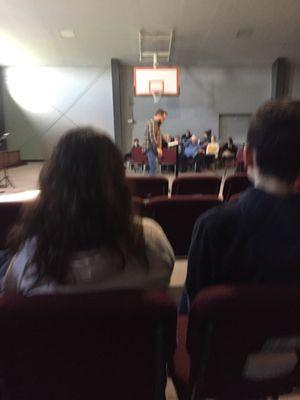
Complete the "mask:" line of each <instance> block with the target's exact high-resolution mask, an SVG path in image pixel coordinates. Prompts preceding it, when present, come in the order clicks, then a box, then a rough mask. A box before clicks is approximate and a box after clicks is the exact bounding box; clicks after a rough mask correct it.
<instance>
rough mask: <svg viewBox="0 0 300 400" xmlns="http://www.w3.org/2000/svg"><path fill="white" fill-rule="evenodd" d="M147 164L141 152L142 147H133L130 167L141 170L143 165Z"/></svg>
mask: <svg viewBox="0 0 300 400" xmlns="http://www.w3.org/2000/svg"><path fill="white" fill-rule="evenodd" d="M147 164H148V158H147V156H146V154H145V153H143V151H142V147H133V148H132V149H131V159H130V165H132V166H133V167H140V168H141V169H143V166H144V165H147Z"/></svg>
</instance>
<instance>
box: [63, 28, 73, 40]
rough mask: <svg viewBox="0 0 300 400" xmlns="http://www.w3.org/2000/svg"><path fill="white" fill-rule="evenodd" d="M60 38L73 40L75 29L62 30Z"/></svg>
mask: <svg viewBox="0 0 300 400" xmlns="http://www.w3.org/2000/svg"><path fill="white" fill-rule="evenodd" d="M60 36H61V37H62V38H64V39H73V38H74V37H75V32H74V31H73V29H62V30H61V31H60Z"/></svg>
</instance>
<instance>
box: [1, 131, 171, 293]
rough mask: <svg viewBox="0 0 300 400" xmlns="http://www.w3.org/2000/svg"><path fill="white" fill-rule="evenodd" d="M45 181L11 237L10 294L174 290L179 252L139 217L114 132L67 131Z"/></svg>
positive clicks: (6, 279) (6, 290) (46, 169)
mask: <svg viewBox="0 0 300 400" xmlns="http://www.w3.org/2000/svg"><path fill="white" fill-rule="evenodd" d="M39 184H40V194H39V196H38V198H37V199H36V201H35V202H34V203H33V204H32V205H31V206H30V207H29V208H28V209H26V210H24V213H23V216H22V219H21V222H20V223H19V224H18V225H17V226H15V227H14V228H13V230H12V232H11V234H10V239H9V244H10V249H11V251H13V252H14V254H15V255H14V257H13V259H12V262H11V264H10V266H9V268H8V271H7V273H6V275H5V277H4V280H3V287H2V290H3V292H4V294H7V293H8V294H10V293H18V292H20V293H23V294H25V295H32V294H40V293H60V292H61V293H68V292H71V293H72V292H88V291H94V290H101V289H120V288H166V287H167V286H168V283H169V279H170V275H171V272H172V268H173V265H174V254H173V250H172V248H171V246H170V244H169V242H168V240H167V238H166V236H165V235H164V233H163V231H162V229H161V227H160V226H159V225H158V224H157V223H156V222H154V221H153V220H151V219H147V218H143V219H140V218H138V217H137V216H136V215H135V213H134V211H133V206H132V199H131V194H130V190H129V188H128V184H127V181H126V178H125V172H124V166H123V159H122V155H121V153H120V152H119V150H118V149H117V147H116V146H115V145H114V143H113V142H112V141H111V139H110V138H109V137H108V136H107V135H105V134H103V133H102V132H97V131H95V130H94V129H92V128H81V129H74V130H71V131H69V132H67V133H66V134H65V135H64V136H63V137H62V138H61V139H60V141H59V142H58V144H57V145H56V147H55V149H54V151H53V154H52V156H51V158H50V160H49V161H48V162H46V163H45V164H44V167H43V169H42V171H41V173H40V177H39Z"/></svg>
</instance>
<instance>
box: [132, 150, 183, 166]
mask: <svg viewBox="0 0 300 400" xmlns="http://www.w3.org/2000/svg"><path fill="white" fill-rule="evenodd" d="M175 164H176V150H175V149H174V148H171V149H169V148H163V153H162V158H161V160H160V165H161V166H172V165H173V166H174V165H175ZM146 165H149V162H148V158H147V155H146V154H145V153H143V151H142V148H141V147H133V148H132V149H131V159H130V166H131V167H134V168H135V167H140V168H141V169H143V168H144V167H145V166H146Z"/></svg>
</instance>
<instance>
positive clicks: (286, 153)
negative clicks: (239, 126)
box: [247, 98, 300, 182]
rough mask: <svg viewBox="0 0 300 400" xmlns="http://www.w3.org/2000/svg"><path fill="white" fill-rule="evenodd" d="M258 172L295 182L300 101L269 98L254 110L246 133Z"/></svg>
mask: <svg viewBox="0 0 300 400" xmlns="http://www.w3.org/2000/svg"><path fill="white" fill-rule="evenodd" d="M247 142H248V145H249V146H250V147H251V148H252V149H253V150H254V152H255V159H256V164H257V166H258V168H259V170H260V172H261V173H262V174H264V175H267V176H273V177H276V178H278V179H281V180H284V181H287V182H294V181H295V179H296V178H297V176H299V175H300V101H299V100H293V99H288V98H285V99H280V100H275V101H268V102H267V103H265V104H264V105H263V106H261V107H260V108H259V109H258V110H257V111H256V113H255V115H254V116H253V118H252V121H251V123H250V127H249V130H248V136H247Z"/></svg>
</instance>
